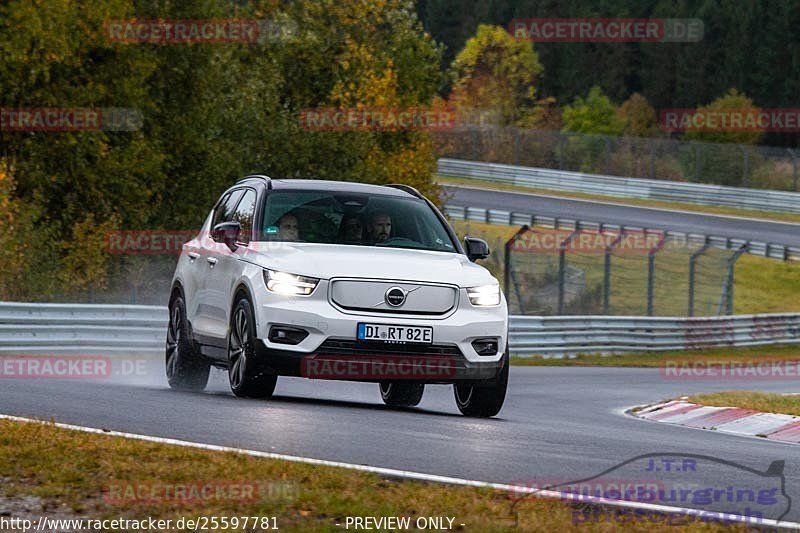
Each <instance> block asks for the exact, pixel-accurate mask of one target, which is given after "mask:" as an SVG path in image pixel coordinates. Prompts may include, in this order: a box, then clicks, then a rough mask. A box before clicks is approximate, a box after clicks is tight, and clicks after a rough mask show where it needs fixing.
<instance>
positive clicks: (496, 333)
mask: <svg viewBox="0 0 800 533" xmlns="http://www.w3.org/2000/svg"><path fill="white" fill-rule="evenodd" d="M460 291H461V294H460V295H459V298H458V303H457V305H456V307H455V308H454V309H453V310H451V311H449V312H448V313H447V314H445V315H442V316H434V317H430V316H425V317H420V316H414V315H400V314H384V313H363V312H355V311H347V310H343V309H340V308H338V307H336V306H335V305H334V304H332V303H331V302H330V301H329V299H328V282H327V281H326V280H320V282H319V285H318V286H317V287H316V289H315V290H314V292H313V293H312V294H311V295H309V296H294V297H286V296H280V295H276V294H273V293H271V292H269V291H267V290H266V287H264V290H263V291H258V293H259V297H258V298H256V300H257V301H256V322H257V331H258V337H259V339H260V340H259V342H258V345H259V350H258V351H259V353H260V356H261V357H262V358H263V359H264V361H265V362H267V364H268V366H269V367H270V368H271V369H272V370H274V371H276V372H278V373H280V374H283V375H305V376H306V377H312V378H313V377H320V378H324V379H351V380H357V381H382V380H386V379H391V376H393V375H396V376H397V377H396V379H418V380H420V381H426V382H442V383H446V382H452V381H457V380H463V379H488V378H492V377H494V376H495V375H496V373H497V371H498V370H499V369H500V368H502V365H503V364H504V361H505V358H504V351H505V350H504V349H505V347H506V344H507V331H508V312H507V308H506V302H505V300H504V299H503V300H502V301H501V304H500V305H499V306H497V307H488V308H479V307H475V306H473V305H472V304H471V303H469V299H468V298H467V295H466V290H465V289H460ZM359 322H367V323H376V324H390V325H391V324H403V325H413V326H431V327H432V328H433V344H432V345H423V344H420V345H414V344H391V343H372V342H370V343H367V342H364V341H358V340H357V339H356V329H357V325H358V323H359ZM274 325H283V326H292V327H296V328H302V329H304V330H306V331H307V332H308V336H307V337H306V338H305V339H303V340H302V341H301V342H300V343H299V344H296V345H286V344H279V343H274V342H271V341H269V340H268V336H269V331H270V328H271V327H272V326H274ZM487 338H491V339H496V340H497V346H498V347H499V350H498V353H496V354H494V355H488V356H487V355H478V353H477V352H476V351H475V348H474V347H473V346H472V342H473V341H474V340H476V339H487ZM342 362H347V363H349V364H350V367H349V369H348V370H347V371H344V370H343V368H344V367H343V364H344V363H342ZM382 365H383V366H382ZM381 369H383V371H384V373H383V374H382V373H381ZM312 371H313V372H312ZM340 371H341V372H342V373H343V374H344V375H346V376H350V377H339V378H337V377H336V375H337V374H338V373H339V372H340ZM314 372H318V373H317V374H316V375H309V374H313V373H314ZM381 375H383V376H384V377H382V378H381V377H380V376H381Z"/></svg>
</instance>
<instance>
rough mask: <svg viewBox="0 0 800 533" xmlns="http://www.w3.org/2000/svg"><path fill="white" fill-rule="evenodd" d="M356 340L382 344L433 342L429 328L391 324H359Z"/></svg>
mask: <svg viewBox="0 0 800 533" xmlns="http://www.w3.org/2000/svg"><path fill="white" fill-rule="evenodd" d="M357 337H358V340H361V341H384V342H413V343H419V344H430V343H432V342H433V328H432V327H431V326H395V325H393V324H359V325H358V335H357Z"/></svg>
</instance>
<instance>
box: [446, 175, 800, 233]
mask: <svg viewBox="0 0 800 533" xmlns="http://www.w3.org/2000/svg"><path fill="white" fill-rule="evenodd" d="M444 189H445V195H446V198H447V205H451V206H461V207H481V208H488V209H498V210H502V211H513V212H517V213H529V214H534V215H540V216H548V217H563V218H568V219H573V220H574V219H578V220H585V221H587V222H604V223H608V224H621V225H625V226H631V227H637V228H653V229H662V230H669V231H679V232H683V233H696V234H705V235H714V236H719V237H731V238H736V239H746V240H751V241H758V242H769V243H774V244H783V245H787V246H800V224H793V223H790V222H771V221H768V220H763V219H762V220H758V219H748V218H741V217H732V216H724V215H706V214H702V213H693V212H688V211H671V210H668V209H658V208H650V207H637V206H629V205H623V204H615V203H611V202H608V203H606V202H596V201H592V200H576V199H570V198H560V197H556V196H548V195H541V194H533V193H524V192H515V191H500V190H492V189H482V188H477V187H464V186H456V185H446V186H444Z"/></svg>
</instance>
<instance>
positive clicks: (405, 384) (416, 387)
mask: <svg viewBox="0 0 800 533" xmlns="http://www.w3.org/2000/svg"><path fill="white" fill-rule="evenodd" d="M380 389H381V399H382V400H383V403H385V404H386V405H389V406H391V407H414V406H415V405H418V404H419V402H420V401H422V394H423V393H424V392H425V384H424V383H416V382H413V381H382V382H381V383H380Z"/></svg>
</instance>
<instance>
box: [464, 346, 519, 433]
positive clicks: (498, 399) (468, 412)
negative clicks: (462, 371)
mask: <svg viewBox="0 0 800 533" xmlns="http://www.w3.org/2000/svg"><path fill="white" fill-rule="evenodd" d="M501 360H502V361H503V367H502V368H501V369H500V370H499V371H498V372H497V375H496V376H495V377H494V378H491V379H486V380H477V381H464V382H461V383H455V384H454V385H453V395H454V396H455V398H456V406H457V407H458V410H459V411H461V414H463V415H465V416H474V417H478V418H488V417H491V416H495V415H496V414H497V413H499V412H500V409H502V408H503V403H504V402H505V399H506V390H507V389H508V367H509V361H508V347H507V346H506V353H505V354H503V358H502V359H501Z"/></svg>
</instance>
